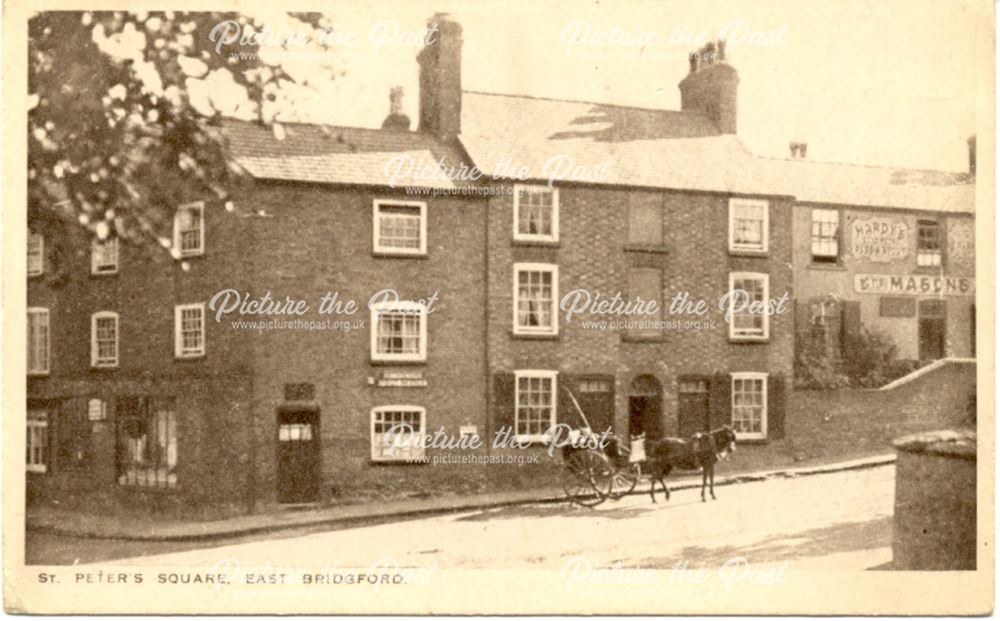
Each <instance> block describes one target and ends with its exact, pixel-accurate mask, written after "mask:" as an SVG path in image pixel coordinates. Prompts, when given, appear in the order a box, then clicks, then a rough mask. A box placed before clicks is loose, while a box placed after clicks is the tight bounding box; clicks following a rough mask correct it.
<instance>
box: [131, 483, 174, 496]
mask: <svg viewBox="0 0 1000 621" xmlns="http://www.w3.org/2000/svg"><path fill="white" fill-rule="evenodd" d="M115 487H116V488H118V489H120V490H123V491H124V492H125V493H128V494H177V493H179V492H180V491H181V488H180V486H179V485H175V486H173V487H165V486H164V487H158V486H152V485H129V484H128V483H117V484H116V485H115Z"/></svg>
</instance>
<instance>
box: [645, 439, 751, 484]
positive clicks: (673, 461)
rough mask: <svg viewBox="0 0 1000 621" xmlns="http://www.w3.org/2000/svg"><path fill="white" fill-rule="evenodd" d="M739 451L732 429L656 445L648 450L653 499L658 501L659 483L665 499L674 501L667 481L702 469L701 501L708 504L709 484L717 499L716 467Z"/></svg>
mask: <svg viewBox="0 0 1000 621" xmlns="http://www.w3.org/2000/svg"><path fill="white" fill-rule="evenodd" d="M735 450H736V434H735V433H733V430H732V429H731V428H730V427H729V426H728V425H726V426H724V427H722V428H720V429H716V430H714V431H709V432H706V433H700V432H699V433H696V434H694V435H693V436H691V439H690V440H682V439H681V438H663V439H662V440H657V441H656V442H653V443H652V446H651V447H650V448H649V449H647V451H646V464H647V466H648V468H649V497H650V498H651V499H652V500H653V502H654V503H655V502H656V494H655V493H654V491H655V490H656V482H657V481H659V482H660V486H662V487H663V492H664V494H665V498H666V499H667V500H670V490H669V489H667V485H666V483H664V482H663V480H664V479H665V478H667V475H668V474H670V471H671V470H673V469H675V468H676V469H678V470H701V501H702V502H705V485H706V483H708V485H709V493H710V494H711V495H712V500H715V464H716V463H717V462H719V461H721V460H723V459H726V458H727V457H728V456H729V454H730V453H732V452H734V451H735Z"/></svg>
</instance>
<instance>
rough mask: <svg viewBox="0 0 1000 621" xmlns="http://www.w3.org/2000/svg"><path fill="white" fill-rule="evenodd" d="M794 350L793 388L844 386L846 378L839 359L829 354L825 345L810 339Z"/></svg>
mask: <svg viewBox="0 0 1000 621" xmlns="http://www.w3.org/2000/svg"><path fill="white" fill-rule="evenodd" d="M804 340H805V341H806V342H805V344H804V345H802V346H801V347H797V348H796V352H795V388H796V389H797V390H836V389H837V388H846V387H847V386H848V383H849V382H848V378H847V376H846V375H845V374H844V373H843V371H842V370H841V364H840V361H839V360H837V359H836V358H834V357H833V356H831V355H830V352H829V351H828V350H827V348H826V347H823V346H822V345H820V344H817V343H815V342H813V341H812V339H804Z"/></svg>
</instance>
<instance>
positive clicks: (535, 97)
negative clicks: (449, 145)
mask: <svg viewBox="0 0 1000 621" xmlns="http://www.w3.org/2000/svg"><path fill="white" fill-rule="evenodd" d="M462 92H463V93H471V94H473V95H489V96H490V97H511V98H518V99H533V100H536V101H559V102H563V103H578V104H590V105H593V106H610V107H612V108H627V109H629V110H644V111H646V112H674V113H677V114H688V115H691V116H698V117H701V118H703V119H705V120H706V121H710V120H711V119H709V118H708V117H707V116H705V115H704V114H702V113H700V112H697V111H694V110H667V109H665V108H650V107H647V106H630V105H626V104H617V103H608V102H605V101H590V100H587V99H563V98H560V97H542V96H541V95H517V94H514V93H488V92H486V91H477V90H469V89H462Z"/></svg>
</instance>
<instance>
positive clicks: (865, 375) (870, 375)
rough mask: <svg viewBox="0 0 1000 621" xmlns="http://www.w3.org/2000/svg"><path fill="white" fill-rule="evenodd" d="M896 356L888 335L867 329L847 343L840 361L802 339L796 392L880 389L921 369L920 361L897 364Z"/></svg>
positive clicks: (797, 345)
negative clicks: (849, 388)
mask: <svg viewBox="0 0 1000 621" xmlns="http://www.w3.org/2000/svg"><path fill="white" fill-rule="evenodd" d="M803 341H804V342H803ZM896 352H897V348H896V344H895V343H894V342H893V341H892V339H891V338H890V337H889V336H888V335H886V334H884V333H882V332H877V331H875V330H870V329H868V328H862V329H861V332H860V333H859V334H858V335H857V336H856V337H854V338H852V339H848V340H847V341H846V342H845V343H844V348H843V351H842V352H841V358H839V359H838V358H836V357H834V356H832V355H830V352H829V351H828V350H827V348H826V347H823V345H822V344H819V343H814V342H813V341H812V340H811V339H799V340H798V342H797V344H796V348H795V388H796V389H798V390H836V389H838V388H848V387H851V388H878V387H880V386H884V385H885V384H888V383H889V382H891V381H893V380H894V379H897V378H900V377H902V376H904V375H906V374H908V373H910V372H912V371H914V370H916V369H918V368H920V367H921V366H922V365H921V363H920V361H918V360H897V359H896Z"/></svg>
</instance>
